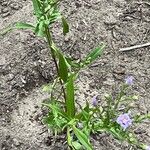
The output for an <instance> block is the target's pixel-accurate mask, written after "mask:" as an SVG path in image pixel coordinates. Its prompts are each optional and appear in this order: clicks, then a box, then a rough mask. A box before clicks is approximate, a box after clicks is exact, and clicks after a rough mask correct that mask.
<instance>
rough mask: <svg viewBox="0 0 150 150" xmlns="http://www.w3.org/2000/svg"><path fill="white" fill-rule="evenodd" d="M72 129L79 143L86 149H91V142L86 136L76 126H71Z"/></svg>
mask: <svg viewBox="0 0 150 150" xmlns="http://www.w3.org/2000/svg"><path fill="white" fill-rule="evenodd" d="M72 129H73V131H74V133H75V135H76V137H77V138H78V140H79V141H80V142H81V144H82V145H83V146H84V147H85V148H86V149H87V150H93V148H92V145H91V143H90V142H89V140H88V137H87V136H86V135H85V134H84V133H83V132H82V131H81V130H79V129H78V128H76V127H75V126H72Z"/></svg>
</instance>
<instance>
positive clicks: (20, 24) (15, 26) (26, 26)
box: [0, 22, 35, 35]
mask: <svg viewBox="0 0 150 150" xmlns="http://www.w3.org/2000/svg"><path fill="white" fill-rule="evenodd" d="M14 29H31V30H32V31H34V30H35V27H34V26H33V25H31V24H28V23H23V22H17V23H15V24H13V25H10V26H8V27H6V28H4V29H3V30H1V31H0V35H5V34H6V33H8V32H10V31H12V30H14Z"/></svg>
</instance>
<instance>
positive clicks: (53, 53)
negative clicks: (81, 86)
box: [46, 27, 66, 110]
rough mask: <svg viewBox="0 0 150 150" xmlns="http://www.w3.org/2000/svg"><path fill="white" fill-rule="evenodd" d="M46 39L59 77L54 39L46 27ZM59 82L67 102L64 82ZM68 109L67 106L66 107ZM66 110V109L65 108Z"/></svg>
mask: <svg viewBox="0 0 150 150" xmlns="http://www.w3.org/2000/svg"><path fill="white" fill-rule="evenodd" d="M46 39H47V42H48V45H49V48H50V50H51V55H52V58H53V61H54V63H55V66H56V70H57V74H58V76H59V68H58V64H57V60H56V57H55V51H54V50H53V49H52V48H51V46H52V42H53V41H52V38H51V34H50V31H49V28H48V27H46ZM59 82H60V84H61V86H62V90H63V96H64V100H65V102H66V92H65V88H64V85H63V82H62V80H61V79H60V78H59ZM65 107H66V106H65ZM65 110H66V108H65Z"/></svg>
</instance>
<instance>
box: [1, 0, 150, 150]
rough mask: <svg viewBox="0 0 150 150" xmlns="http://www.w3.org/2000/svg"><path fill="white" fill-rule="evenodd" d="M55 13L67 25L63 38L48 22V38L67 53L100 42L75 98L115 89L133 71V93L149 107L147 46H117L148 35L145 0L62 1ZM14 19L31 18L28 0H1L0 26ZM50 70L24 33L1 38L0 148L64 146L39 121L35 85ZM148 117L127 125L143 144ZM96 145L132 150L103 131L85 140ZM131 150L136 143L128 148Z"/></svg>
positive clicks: (41, 49)
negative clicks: (101, 45) (101, 50)
mask: <svg viewBox="0 0 150 150" xmlns="http://www.w3.org/2000/svg"><path fill="white" fill-rule="evenodd" d="M60 8H61V11H62V12H63V13H64V15H65V16H66V17H67V19H68V21H69V24H70V29H71V30H70V33H69V34H68V35H67V36H66V37H63V35H62V31H61V29H60V25H59V23H58V24H56V25H55V35H54V38H55V41H56V43H57V45H58V46H59V47H60V48H62V49H63V51H64V52H65V53H68V54H70V55H72V56H73V57H74V58H80V57H83V56H85V54H86V53H87V52H89V51H90V50H91V49H92V48H94V47H96V46H97V45H98V44H99V43H100V42H104V43H106V44H107V46H106V49H105V51H104V54H103V56H102V57H101V58H99V59H98V60H97V61H96V62H95V63H93V64H92V65H91V66H90V67H89V69H86V70H84V71H82V72H81V74H80V76H79V80H78V87H79V92H78V98H79V99H80V101H84V100H85V99H88V100H90V99H91V97H92V96H94V95H95V94H98V95H99V100H100V102H101V101H102V98H103V95H104V94H105V93H110V92H114V91H115V90H118V87H119V85H120V84H121V83H122V82H123V81H124V78H125V77H126V76H127V75H133V76H134V78H135V83H134V86H133V92H134V93H136V94H137V95H139V101H137V102H136V106H137V107H138V112H141V113H146V112H148V111H149V107H150V94H149V91H150V47H145V48H140V49H135V50H132V51H128V52H119V49H120V48H122V47H128V46H132V45H138V44H143V43H147V42H149V41H150V2H149V0H130V1H129V0H78V1H74V0H64V1H63V2H62V3H61V6H60ZM17 21H26V22H34V17H33V15H32V5H31V2H30V1H29V0H1V1H0V29H2V28H4V27H6V26H8V25H10V24H12V23H14V22H17ZM54 72H55V69H53V63H52V61H51V59H50V58H49V51H48V49H47V47H46V43H45V42H44V41H43V40H42V39H40V38H37V37H35V35H34V34H32V33H31V32H30V31H22V30H20V31H18V30H15V31H12V32H10V33H8V34H6V35H5V36H1V37H0V147H1V148H0V149H2V150H34V149H35V150H47V149H58V150H59V149H66V146H64V145H66V144H65V140H64V138H65V137H64V135H61V136H59V137H58V138H57V139H55V138H54V137H53V136H52V135H51V134H50V133H49V132H48V131H47V130H46V127H45V126H43V125H42V123H41V119H42V116H43V113H44V111H45V110H44V109H41V102H42V101H43V100H44V99H45V98H47V97H48V95H47V94H45V93H42V92H41V86H42V85H43V84H45V83H48V82H50V81H52V79H53V78H54ZM149 126H150V123H148V122H145V123H143V124H141V125H139V126H138V127H135V128H134V130H135V132H136V134H137V137H138V138H139V139H140V140H141V141H142V142H144V143H146V144H149V143H150V128H149ZM92 142H93V145H94V149H95V150H109V149H113V150H121V149H124V150H128V149H130V150H131V149H134V148H133V147H131V146H129V145H128V144H127V143H119V142H117V141H116V140H114V139H113V138H112V137H111V136H109V135H106V134H100V135H95V136H94V137H93V139H92ZM135 149H136V148H135Z"/></svg>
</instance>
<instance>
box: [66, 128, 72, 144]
mask: <svg viewBox="0 0 150 150" xmlns="http://www.w3.org/2000/svg"><path fill="white" fill-rule="evenodd" d="M67 141H68V145H69V146H72V137H71V135H70V128H69V127H68V128H67Z"/></svg>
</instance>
